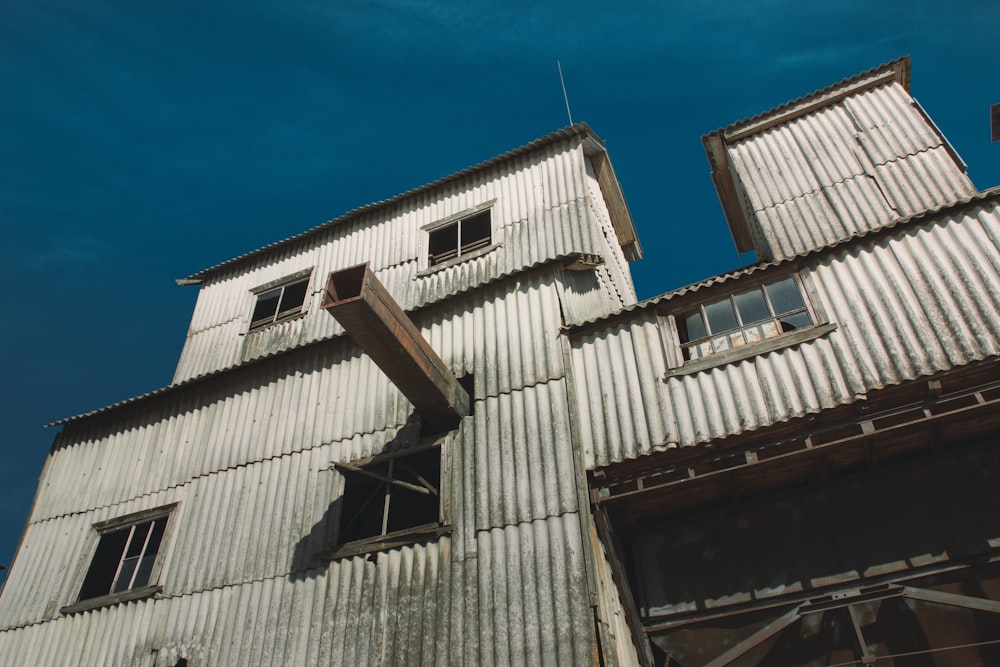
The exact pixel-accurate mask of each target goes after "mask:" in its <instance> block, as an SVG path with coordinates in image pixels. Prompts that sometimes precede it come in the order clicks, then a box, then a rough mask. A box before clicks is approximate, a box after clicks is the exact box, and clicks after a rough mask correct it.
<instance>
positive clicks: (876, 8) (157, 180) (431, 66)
mask: <svg viewBox="0 0 1000 667" xmlns="http://www.w3.org/2000/svg"><path fill="white" fill-rule="evenodd" d="M0 12H2V14H0V86H2V98H0V99H2V103H0V225H2V230H3V239H4V243H3V252H4V261H3V263H2V265H0V277H2V278H3V284H4V286H5V289H4V298H3V301H2V306H3V312H5V313H7V325H6V326H4V327H3V329H2V330H0V341H2V343H3V348H4V350H5V352H6V354H5V356H4V367H5V372H4V375H5V380H6V381H5V382H4V383H3V384H2V385H0V387H2V389H0V391H2V392H3V395H2V396H0V398H2V399H3V400H2V401H0V406H2V407H0V410H2V413H0V419H2V421H3V425H4V429H3V436H2V438H3V439H2V440H0V442H2V463H0V563H4V564H9V563H10V562H11V560H12V559H13V555H14V551H15V548H16V545H17V541H18V539H19V536H20V533H21V530H22V528H23V525H24V522H25V520H26V518H27V515H28V511H29V508H30V504H31V500H32V497H33V495H34V491H35V487H36V484H37V479H38V475H39V473H40V472H41V469H42V465H43V463H44V460H45V457H46V455H47V453H48V448H49V446H50V444H51V441H52V438H53V437H54V435H55V432H54V430H52V429H49V430H44V429H42V428H41V426H42V425H43V424H45V423H48V422H51V421H54V420H57V419H59V418H62V417H66V416H69V415H73V414H78V413H81V412H86V411H89V410H92V409H95V408H98V407H101V406H103V405H106V404H109V403H113V402H116V401H119V400H122V399H125V398H128V397H131V396H134V395H137V394H141V393H144V392H146V391H150V390H152V389H156V388H159V387H161V386H164V385H166V384H168V383H169V381H170V378H171V375H172V371H173V366H174V364H175V362H176V359H177V357H178V355H179V353H180V349H181V346H182V344H183V341H184V335H185V332H186V330H187V321H188V317H189V315H190V311H191V309H192V307H193V305H194V300H195V297H196V288H192V287H178V286H177V285H175V284H174V281H173V280H174V278H179V277H183V276H186V275H189V274H191V273H194V272H195V271H198V270H199V269H202V268H205V267H207V266H211V265H213V264H216V263H218V262H220V261H222V260H225V259H227V258H229V257H232V256H235V255H238V254H241V253H243V252H246V251H248V250H252V249H254V248H257V247H260V246H262V245H265V244H267V243H269V242H271V241H274V240H277V239H280V238H284V237H286V236H289V235H291V234H294V233H297V232H299V231H302V230H304V229H306V228H309V227H313V226H315V225H317V224H319V223H322V222H324V221H326V220H328V219H331V218H335V217H337V216H339V215H340V214H342V213H344V212H345V211H348V210H350V209H353V208H355V207H357V206H360V205H363V204H366V203H368V202H371V201H375V200H379V199H384V198H387V197H390V196H392V195H394V194H396V193H398V192H401V191H404V190H407V189H410V188H412V187H416V186H418V185H421V184H423V183H426V182H429V181H431V180H434V179H436V178H438V177H441V176H443V175H446V174H449V173H451V172H454V171H457V170H459V169H462V168H464V167H466V166H469V165H471V164H474V163H477V162H480V161H482V160H485V159H488V158H490V157H493V156H494V155H497V154H499V153H502V152H504V151H507V150H509V149H511V148H514V147H517V146H520V145H522V144H524V143H527V142H528V141H531V140H532V139H534V138H537V137H539V136H542V135H544V134H548V133H549V132H551V131H553V130H556V129H558V128H560V127H563V126H565V125H566V124H567V117H566V108H565V104H564V101H563V97H562V91H561V88H560V85H559V75H558V71H557V69H556V59H559V60H561V62H562V67H563V72H564V75H565V79H566V85H567V88H568V91H569V99H570V104H571V107H572V113H573V119H574V120H576V121H580V120H583V121H586V122H588V123H589V124H590V125H591V126H592V127H593V128H594V129H595V130H596V132H597V133H598V134H600V135H601V136H602V137H603V138H604V139H605V140H606V142H607V145H608V150H609V152H610V155H611V159H612V161H613V163H614V166H615V169H616V171H617V173H618V176H619V178H620V180H621V182H622V186H623V189H624V192H625V196H626V198H627V200H628V202H629V205H630V208H631V211H632V215H633V217H634V219H635V222H636V226H637V228H638V231H639V235H640V238H641V240H642V243H643V245H644V248H645V251H646V259H644V260H642V261H641V262H638V263H637V264H635V265H633V269H634V275H635V277H636V286H637V289H638V292H639V296H640V298H645V297H649V296H653V295H655V294H658V293H661V292H664V291H667V290H669V289H672V288H675V287H679V286H681V285H684V284H687V283H690V282H693V281H695V280H698V279H701V278H704V277H706V276H710V275H714V274H716V273H720V272H723V271H725V270H728V269H731V268H734V267H736V266H739V265H742V264H744V263H746V262H748V261H750V260H751V259H752V257H742V258H741V257H740V256H739V255H737V253H736V251H735V249H734V246H733V243H732V241H731V240H730V238H729V233H728V230H727V228H726V225H725V222H724V220H723V217H722V212H721V209H720V207H719V204H718V200H717V199H716V197H715V194H714V191H713V190H712V185H711V181H710V179H709V176H708V163H707V161H706V159H705V156H704V151H703V149H702V147H701V140H700V137H701V135H702V134H704V133H706V132H709V131H711V130H714V129H716V128H718V127H721V126H724V125H728V124H729V123H731V122H733V121H735V120H738V119H740V118H743V117H746V116H750V115H753V114H755V113H758V112H760V111H764V110H767V109H769V108H771V107H774V106H776V105H778V104H781V103H782V102H785V101H787V100H789V99H792V98H795V97H799V96H801V95H804V94H806V93H809V92H811V91H813V90H815V89H817V88H821V87H823V86H826V85H828V84H830V83H833V82H835V81H837V80H840V79H842V78H845V77H848V76H851V75H853V74H856V73H858V72H860V71H863V70H865V69H868V68H870V67H873V66H875V65H878V64H881V63H883V62H886V61H889V60H892V59H895V58H897V57H899V56H903V55H909V56H911V57H912V58H913V76H912V87H911V92H912V94H913V95H914V96H915V97H916V98H917V99H918V100H920V102H921V103H922V104H923V106H924V107H925V108H926V109H927V110H928V112H929V113H930V114H931V115H932V116H933V117H934V119H935V120H936V121H937V123H938V125H939V126H940V127H941V128H942V130H943V131H944V132H945V134H947V135H948V137H949V138H950V139H951V141H952V143H953V144H954V145H955V147H956V148H957V150H958V152H959V154H961V155H962V157H963V158H964V159H965V160H966V162H967V163H968V165H969V173H970V175H971V176H972V179H973V182H974V183H975V184H976V185H977V186H978V187H979V188H981V189H984V188H987V187H990V186H993V185H997V184H1000V144H995V145H991V144H990V143H989V132H988V108H989V105H990V104H992V103H997V102H1000V67H998V63H1000V4H997V3H995V2H985V1H983V2H974V1H971V0H955V1H954V2H952V3H951V4H950V5H948V6H947V8H946V7H945V5H944V4H943V3H939V2H930V1H928V0H915V1H913V2H898V3H897V2H890V1H885V2H878V3H875V2H872V3H868V2H859V1H851V0H847V1H839V2H826V1H813V2H808V3H803V2H785V1H778V0H770V1H764V2H756V3H748V2H746V1H745V0H743V1H740V2H736V1H730V0H717V1H715V2H710V3H708V2H706V3H699V2H669V1H665V2H645V1H642V0H637V1H634V2H628V3H610V2H607V1H602V2H593V1H590V0H580V1H578V2H572V3H563V2H549V3H545V2H542V3H536V2H522V1H521V0H515V1H509V2H502V3H500V2H496V3H493V2H462V3H457V2H456V3H438V2H420V1H402V0H400V1H395V0H383V1H381V2H334V1H331V0H328V1H326V2H311V1H297V0H291V1H287V0H286V1H282V2H259V1H253V0H250V1H247V0H244V1H241V2H236V1H225V2H223V1H218V0H199V1H198V2H191V1H190V0H171V1H170V2H163V1H160V2H150V1H148V0H115V1H108V0H88V1H87V2H78V1H77V0H46V1H35V0H0ZM2 577H3V574H0V580H2Z"/></svg>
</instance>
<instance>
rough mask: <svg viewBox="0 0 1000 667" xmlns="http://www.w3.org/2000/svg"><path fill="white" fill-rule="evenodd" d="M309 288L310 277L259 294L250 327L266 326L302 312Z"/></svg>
mask: <svg viewBox="0 0 1000 667" xmlns="http://www.w3.org/2000/svg"><path fill="white" fill-rule="evenodd" d="M308 288H309V278H305V279H303V280H298V281H296V282H293V283H289V284H287V285H282V286H281V287H277V288H275V289H272V290H268V291H266V292H262V293H261V294H258V295H257V303H256V304H255V305H254V309H253V317H252V318H251V320H250V328H251V329H256V328H258V327H265V326H267V325H269V324H274V323H275V322H280V321H281V320H284V319H288V318H290V317H294V316H296V315H298V314H299V313H301V312H302V304H304V303H305V300H306V292H307V290H308Z"/></svg>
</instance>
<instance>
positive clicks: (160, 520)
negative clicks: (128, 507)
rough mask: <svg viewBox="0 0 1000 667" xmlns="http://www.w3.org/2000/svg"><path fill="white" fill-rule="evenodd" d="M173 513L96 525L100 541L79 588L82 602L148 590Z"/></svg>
mask: <svg viewBox="0 0 1000 667" xmlns="http://www.w3.org/2000/svg"><path fill="white" fill-rule="evenodd" d="M170 509H172V507H171V508H161V509H159V510H155V511H154V512H152V513H150V512H146V513H143V514H142V515H141V516H137V517H135V520H134V521H129V520H128V519H125V520H122V519H117V520H114V521H110V522H104V523H103V524H97V525H96V526H95V528H96V529H97V531H98V533H100V541H99V542H98V544H97V551H96V552H95V553H94V557H93V559H92V560H91V562H90V568H89V569H88V570H87V576H86V577H85V578H84V580H83V586H82V587H81V588H80V596H79V600H81V601H83V600H89V599H91V598H99V597H103V596H106V595H114V594H116V593H123V592H125V591H130V590H134V589H138V588H143V587H145V586H148V585H149V583H150V581H151V580H152V573H153V566H154V565H155V563H156V556H157V554H158V553H159V550H160V544H161V543H162V541H163V533H164V531H165V530H166V527H167V518H168V514H169V512H170ZM151 515H152V516H151Z"/></svg>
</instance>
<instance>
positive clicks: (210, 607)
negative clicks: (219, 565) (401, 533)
mask: <svg viewBox="0 0 1000 667" xmlns="http://www.w3.org/2000/svg"><path fill="white" fill-rule="evenodd" d="M478 543H479V544H478V552H479V558H478V559H470V560H466V561H464V562H463V561H455V560H453V559H452V557H451V548H450V540H449V539H448V538H442V539H440V540H439V541H438V542H436V543H431V544H427V545H414V546H412V547H406V548H402V549H395V550H391V551H387V552H382V553H379V554H375V555H372V556H371V557H369V558H367V559H366V558H361V557H358V558H351V559H344V560H341V561H338V562H334V563H332V564H330V566H329V567H327V568H323V569H318V570H314V571H311V572H309V573H308V575H307V576H303V577H301V578H290V577H272V578H266V579H262V580H256V581H247V582H245V583H241V584H236V585H231V586H224V587H219V588H213V589H211V590H206V591H200V592H198V593H195V594H191V595H169V596H167V597H165V598H163V599H159V600H146V601H140V602H134V603H130V604H127V605H118V606H113V607H106V608H103V609H98V610H94V611H91V612H85V613H81V614H76V615H73V616H69V617H59V618H57V619H54V620H52V621H49V622H46V623H42V624H36V625H31V626H27V627H22V628H18V629H16V630H8V631H4V632H0V655H3V659H4V663H5V664H23V665H80V664H86V665H108V666H117V665H123V666H124V665H128V666H130V667H131V666H134V665H150V666H152V665H157V666H161V665H162V666H164V667H166V666H167V665H171V664H173V661H175V660H176V659H177V658H178V657H186V658H188V659H190V660H191V661H192V664H208V665H313V664H335V665H399V666H403V665H416V664H425V665H431V664H435V665H473V664H482V665H582V664H588V663H589V662H590V661H591V660H592V658H593V650H594V637H593V615H592V614H591V611H590V608H589V606H588V604H587V595H586V591H585V590H584V588H583V586H582V585H581V582H583V581H584V580H585V574H584V565H583V549H582V545H581V543H580V534H579V518H578V517H577V516H576V515H575V514H567V515H564V516H560V517H554V518H551V519H547V520H541V521H535V522H531V523H527V524H522V525H520V526H509V527H507V528H497V529H494V530H491V531H484V532H482V533H480V536H479V539H478Z"/></svg>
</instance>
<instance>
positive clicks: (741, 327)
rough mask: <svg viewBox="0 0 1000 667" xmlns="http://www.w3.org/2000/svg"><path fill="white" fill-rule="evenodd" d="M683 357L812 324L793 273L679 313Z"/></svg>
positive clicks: (776, 334)
mask: <svg viewBox="0 0 1000 667" xmlns="http://www.w3.org/2000/svg"><path fill="white" fill-rule="evenodd" d="M676 321H677V333H678V336H679V338H680V343H681V352H682V356H683V358H684V359H685V360H692V359H699V358H701V357H704V356H706V355H709V354H714V353H718V352H725V351H726V350H732V349H735V348H739V347H742V346H744V345H749V344H751V343H756V342H758V341H761V340H764V339H766V338H773V337H775V336H780V335H781V334H783V333H788V332H790V331H794V330H796V329H801V328H803V327H807V326H810V325H812V324H813V323H814V321H813V316H812V315H811V314H810V311H809V306H808V305H807V303H806V300H805V297H804V296H803V293H802V289H801V287H800V286H799V283H798V280H797V278H796V277H795V276H788V277H786V278H782V279H781V280H777V281H774V282H771V283H765V284H763V285H757V286H756V287H754V288H752V289H748V290H745V291H742V292H737V293H734V294H730V295H728V296H726V297H724V298H722V299H718V300H716V301H711V302H709V303H704V304H701V305H700V306H698V307H697V308H695V309H694V310H691V311H688V312H686V313H682V314H681V315H678V316H677V318H676Z"/></svg>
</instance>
